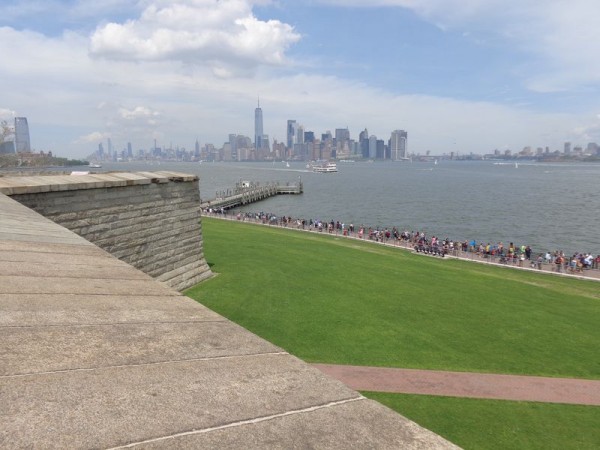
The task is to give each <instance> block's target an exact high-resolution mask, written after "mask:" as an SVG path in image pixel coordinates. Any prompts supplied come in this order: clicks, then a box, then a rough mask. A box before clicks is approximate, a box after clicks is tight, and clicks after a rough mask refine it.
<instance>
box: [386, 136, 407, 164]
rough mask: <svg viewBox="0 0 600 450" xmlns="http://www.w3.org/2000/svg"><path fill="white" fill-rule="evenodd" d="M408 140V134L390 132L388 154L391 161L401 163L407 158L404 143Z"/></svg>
mask: <svg viewBox="0 0 600 450" xmlns="http://www.w3.org/2000/svg"><path fill="white" fill-rule="evenodd" d="M407 140H408V133H407V132H406V131H404V130H394V131H392V136H391V137H390V153H391V158H392V160H393V161H401V160H403V159H407V158H408V154H407V151H406V150H407V149H406V141H407Z"/></svg>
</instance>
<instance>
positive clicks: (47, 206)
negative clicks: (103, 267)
mask: <svg viewBox="0 0 600 450" xmlns="http://www.w3.org/2000/svg"><path fill="white" fill-rule="evenodd" d="M12 198H14V199H15V200H17V201H19V202H20V203H22V204H24V205H26V206H28V207H30V208H32V209H34V210H35V211H37V212H39V213H40V214H42V215H44V216H45V217H47V218H49V219H51V220H53V221H54V222H56V223H58V224H60V225H62V226H64V227H65V228H68V229H69V230H72V231H73V232H75V233H77V234H79V235H80V236H82V237H84V238H85V239H87V240H89V241H90V242H92V243H94V244H96V245H98V246H99V247H101V248H103V249H104V250H106V251H108V252H109V253H111V254H112V255H114V256H116V257H117V258H119V259H121V260H123V261H125V262H127V263H129V264H131V265H132V266H134V267H136V268H138V269H139V270H141V271H143V272H145V273H147V274H148V275H150V276H152V277H154V278H156V279H157V280H159V281H163V282H165V283H166V284H167V285H169V286H171V287H173V288H174V289H177V290H179V291H182V290H184V289H187V288H189V287H191V286H193V285H194V284H196V283H198V282H200V281H202V280H204V279H206V278H209V277H210V276H212V273H211V271H210V268H209V266H208V264H207V263H206V261H205V259H204V252H203V243H202V225H201V220H200V192H199V188H198V181H197V180H195V181H172V180H170V181H168V182H164V180H163V181H162V182H160V183H159V182H152V183H148V184H137V185H130V186H112V187H102V188H96V189H79V190H77V189H76V190H59V191H53V192H39V193H29V194H20V195H13V196H12Z"/></svg>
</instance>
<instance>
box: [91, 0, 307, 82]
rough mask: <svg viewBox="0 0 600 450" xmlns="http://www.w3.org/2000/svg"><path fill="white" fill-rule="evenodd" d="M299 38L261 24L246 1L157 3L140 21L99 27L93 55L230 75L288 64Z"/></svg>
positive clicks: (281, 26)
mask: <svg viewBox="0 0 600 450" xmlns="http://www.w3.org/2000/svg"><path fill="white" fill-rule="evenodd" d="M299 39H300V35H299V34H298V33H296V32H295V31H294V29H293V27H292V26H290V25H288V24H285V23H282V22H280V21H278V20H268V21H262V20H258V19H257V18H256V17H255V16H254V15H253V13H252V2H250V1H248V0H229V1H218V0H187V1H183V0H180V1H177V2H165V1H153V2H150V3H149V4H148V6H147V7H146V8H145V9H144V11H143V12H142V14H141V16H140V17H139V18H138V19H132V20H128V21H126V22H124V23H115V22H112V23H107V24H105V25H103V26H101V27H99V28H97V29H96V31H95V32H94V33H93V35H92V36H91V41H90V54H91V55H92V56H93V57H102V58H106V59H115V60H127V61H165V60H171V61H181V62H185V63H191V64H207V65H210V66H211V67H213V69H214V70H215V72H216V73H217V74H220V75H222V76H227V75H230V74H232V73H234V72H235V71H236V69H239V68H243V67H246V68H247V67H249V66H250V67H258V66H260V65H270V66H278V65H283V64H285V62H286V57H285V52H286V50H287V49H288V48H289V46H290V45H292V44H294V43H295V42H297V41H298V40H299Z"/></svg>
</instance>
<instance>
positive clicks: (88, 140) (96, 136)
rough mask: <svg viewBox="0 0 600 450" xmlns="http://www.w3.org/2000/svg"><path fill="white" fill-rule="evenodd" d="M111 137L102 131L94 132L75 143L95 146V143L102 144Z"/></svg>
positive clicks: (79, 138) (81, 137)
mask: <svg viewBox="0 0 600 450" xmlns="http://www.w3.org/2000/svg"><path fill="white" fill-rule="evenodd" d="M109 137H110V134H109V133H103V132H101V131H93V132H91V133H89V134H86V135H84V136H80V137H78V138H77V139H76V140H75V142H76V143H79V144H93V143H99V142H102V141H103V140H105V139H107V138H109Z"/></svg>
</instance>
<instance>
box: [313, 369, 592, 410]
mask: <svg viewBox="0 0 600 450" xmlns="http://www.w3.org/2000/svg"><path fill="white" fill-rule="evenodd" d="M313 366H314V367H316V368H318V369H320V370H321V371H322V372H324V373H326V374H327V375H329V376H331V377H332V378H336V379H338V380H340V381H341V382H343V383H344V384H346V385H347V386H348V387H350V388H352V389H355V390H359V391H379V392H394V393H404V394H424V395H442V396H451V397H471V398H488V399H501V400H522V401H533V402H550V403H571V404H578V405H600V380H584V379H575V378H550V377H536V376H522V375H497V374H488V373H472V372H445V371H438V370H415V369H394V368H384V367H363V366H343V365H330V364H313Z"/></svg>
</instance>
